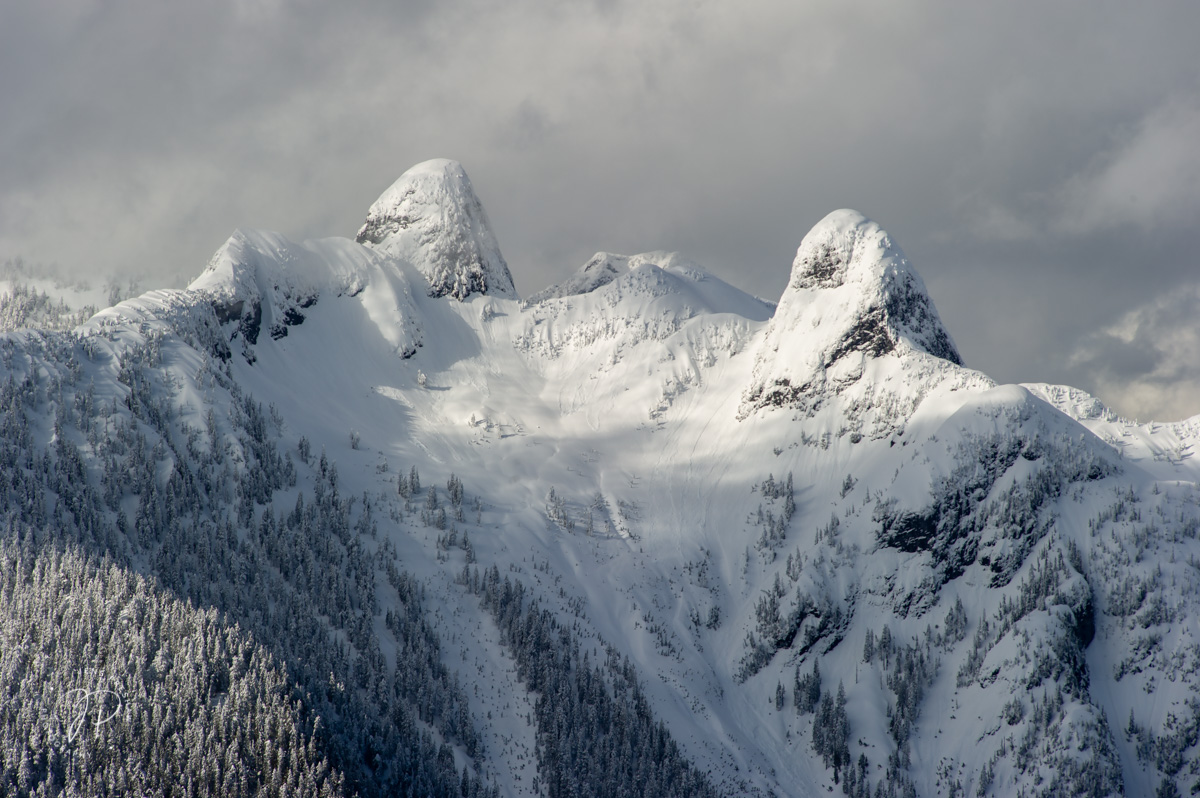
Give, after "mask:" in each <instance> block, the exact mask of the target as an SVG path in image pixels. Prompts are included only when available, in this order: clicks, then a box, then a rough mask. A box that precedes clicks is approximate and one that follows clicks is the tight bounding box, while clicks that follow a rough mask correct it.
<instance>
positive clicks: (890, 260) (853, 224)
mask: <svg viewBox="0 0 1200 798" xmlns="http://www.w3.org/2000/svg"><path fill="white" fill-rule="evenodd" d="M814 311H815V313H814ZM795 315H804V316H811V317H812V320H813V321H816V322H819V323H820V324H827V323H832V324H833V325H834V326H835V327H836V328H838V330H837V332H838V333H840V335H838V336H835V340H833V341H831V343H832V344H833V345H832V347H831V348H828V349H827V350H826V351H825V352H824V355H825V358H824V359H825V361H826V362H825V365H830V364H831V363H832V362H833V361H835V360H837V359H838V358H839V357H840V356H842V355H844V354H848V353H850V352H857V351H861V352H866V353H868V354H871V355H874V356H879V355H882V354H886V353H887V352H890V351H892V350H893V349H895V348H896V347H897V346H899V345H901V343H902V342H904V343H906V344H907V345H908V346H910V347H912V348H913V349H917V350H920V351H923V352H927V353H929V354H931V355H933V356H934V357H940V358H942V359H944V360H949V361H951V362H953V363H956V364H958V365H962V358H961V357H960V356H959V354H958V350H957V348H955V346H954V341H953V340H952V339H951V338H950V335H949V333H947V332H946V330H945V328H944V327H943V326H942V320H941V318H939V317H938V313H937V309H936V308H935V307H934V305H933V301H932V300H930V298H929V293H928V291H927V290H926V288H925V283H924V281H922V280H921V277H920V275H918V274H917V273H916V271H914V270H913V268H912V267H911V266H910V265H909V263H908V259H907V258H906V257H904V253H903V252H901V251H900V247H898V246H897V245H896V244H895V243H894V242H893V241H892V239H891V236H889V235H888V234H887V232H886V231H885V230H884V229H883V228H882V227H880V226H879V225H878V224H876V223H875V222H873V221H871V220H870V219H868V218H866V217H865V216H863V215H862V214H861V213H859V212H858V211H852V210H839V211H834V212H833V213H831V214H829V215H828V216H826V217H825V218H824V219H822V220H821V221H820V222H818V223H817V225H816V226H815V227H814V228H813V229H812V231H811V232H809V234H808V235H806V236H805V237H804V240H803V241H802V242H801V244H800V248H799V249H798V250H797V252H796V259H795V261H793V263H792V276H791V280H790V281H789V284H788V290H787V291H785V292H784V295H783V297H782V298H781V299H780V302H779V311H778V312H777V313H776V318H778V319H780V320H781V321H786V320H787V317H788V316H795Z"/></svg>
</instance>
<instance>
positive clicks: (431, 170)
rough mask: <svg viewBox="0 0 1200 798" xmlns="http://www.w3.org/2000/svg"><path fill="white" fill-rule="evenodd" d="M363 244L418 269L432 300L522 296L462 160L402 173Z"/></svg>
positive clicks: (374, 214)
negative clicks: (427, 285)
mask: <svg viewBox="0 0 1200 798" xmlns="http://www.w3.org/2000/svg"><path fill="white" fill-rule="evenodd" d="M357 240H358V242H359V243H360V244H363V245H365V246H367V247H370V248H372V249H375V250H377V251H378V252H380V253H383V254H386V255H390V256H392V257H396V258H401V259H403V260H406V261H408V262H409V263H411V264H412V265H413V266H416V267H417V269H418V270H419V271H420V272H421V274H423V275H425V279H426V280H427V281H428V282H429V295H430V296H435V297H440V296H452V297H454V298H455V299H458V300H464V299H466V298H467V297H469V296H471V295H472V294H487V295H490V296H501V297H507V298H510V299H515V298H516V297H517V290H516V288H514V287H513V281H512V275H511V274H509V271H508V264H507V263H505V261H504V256H503V255H501V254H500V245H499V244H498V243H496V235H495V233H493V232H492V228H491V225H490V223H489V222H488V218H487V213H485V212H484V210H483V205H482V203H480V202H479V198H478V197H476V196H475V189H474V187H472V185H471V180H470V178H468V177H467V173H466V172H465V171H463V168H462V165H461V164H459V163H458V162H457V161H448V160H442V159H438V160H432V161H425V162H424V163H421V164H417V165H416V166H414V167H413V168H411V169H409V170H408V171H407V172H405V173H404V174H403V175H401V176H400V179H399V180H397V181H396V182H395V183H393V184H392V186H391V187H390V188H388V190H387V191H385V192H383V194H381V195H380V197H379V199H377V200H376V201H375V203H374V204H373V205H372V206H371V208H370V210H369V211H368V212H367V221H366V223H365V224H363V226H362V229H360V230H359V231H358V238H357Z"/></svg>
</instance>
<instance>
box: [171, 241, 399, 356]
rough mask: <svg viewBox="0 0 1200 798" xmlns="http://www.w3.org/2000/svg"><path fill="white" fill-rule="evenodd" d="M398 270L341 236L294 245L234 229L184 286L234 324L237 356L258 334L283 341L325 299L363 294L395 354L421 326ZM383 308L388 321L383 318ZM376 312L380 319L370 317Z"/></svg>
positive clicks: (392, 263) (250, 353) (226, 322)
mask: <svg viewBox="0 0 1200 798" xmlns="http://www.w3.org/2000/svg"><path fill="white" fill-rule="evenodd" d="M405 268H407V267H404V266H402V265H401V264H399V263H397V262H396V261H394V260H391V259H389V258H386V257H383V256H380V255H378V254H376V253H374V252H372V251H371V250H369V249H366V248H364V247H361V246H358V245H357V244H355V243H354V242H352V241H349V240H347V239H344V238H328V239H321V240H317V241H305V242H303V243H296V242H293V241H289V240H288V239H287V238H285V237H284V236H282V235H280V234H279V233H271V232H266V231H261V230H245V229H243V230H237V231H236V232H235V233H234V234H233V235H232V236H230V238H229V240H228V241H226V242H225V244H224V245H223V246H222V247H221V248H220V249H218V250H217V252H216V254H214V255H213V257H212V259H211V260H210V261H209V264H208V267H207V268H206V269H205V270H204V272H203V273H202V274H201V275H200V276H199V277H198V278H196V280H194V281H193V282H192V284H191V285H189V286H188V289H189V290H190V291H196V292H199V293H202V294H204V295H206V296H207V297H208V298H209V301H210V302H211V304H212V306H213V309H214V310H215V311H216V314H217V319H218V320H219V321H220V322H221V324H222V325H227V326H228V325H233V326H234V329H233V330H232V332H231V333H230V336H231V339H237V338H240V339H241V341H242V353H243V354H244V355H245V357H246V359H247V360H249V361H250V362H253V361H254V360H255V355H254V353H253V351H252V349H251V347H253V346H255V345H257V344H258V343H259V340H260V337H262V336H263V334H264V333H266V334H268V335H270V337H271V338H272V339H274V340H279V339H281V338H285V337H287V335H288V330H289V328H291V327H295V326H296V325H299V324H302V323H303V322H304V320H305V318H306V317H307V315H308V313H309V309H310V308H312V307H313V306H314V305H316V303H317V301H318V299H321V298H322V297H325V296H334V297H338V296H350V297H357V296H359V295H360V294H364V292H366V293H367V294H369V295H370V296H369V297H364V299H366V300H369V301H366V302H365V304H366V305H368V312H369V314H370V315H372V317H373V320H375V321H376V322H377V324H379V327H380V331H381V333H382V334H383V336H384V337H385V339H387V340H388V341H389V342H390V343H391V344H392V345H393V346H394V348H395V350H396V351H397V353H398V354H400V355H401V356H402V357H408V356H410V355H412V354H413V353H414V352H415V351H416V349H417V347H419V346H421V345H422V334H421V328H420V324H419V323H418V320H417V316H418V313H417V310H416V306H415V303H414V301H413V292H412V287H411V283H412V282H413V281H416V280H419V279H420V278H418V277H417V276H416V275H415V274H412V277H411V278H410V277H409V274H411V270H409V274H406V273H405ZM381 308H386V309H387V312H386V315H387V318H382V317H381V313H382V312H383V311H381ZM375 317H380V318H375Z"/></svg>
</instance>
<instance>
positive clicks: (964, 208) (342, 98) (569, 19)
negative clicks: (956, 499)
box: [0, 0, 1200, 420]
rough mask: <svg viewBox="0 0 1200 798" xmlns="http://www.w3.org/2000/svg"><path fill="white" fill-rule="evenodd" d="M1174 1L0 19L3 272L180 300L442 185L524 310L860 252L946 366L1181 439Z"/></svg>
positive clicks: (396, 7) (1187, 71) (1184, 196)
mask: <svg viewBox="0 0 1200 798" xmlns="http://www.w3.org/2000/svg"><path fill="white" fill-rule="evenodd" d="M1197 31H1200V4H1197V3H1195V2H1191V1H1190V0H1189V1H1188V2H1179V3H1170V2H1151V3H1141V4H1130V3H1125V2H1104V1H1103V0H1088V2H1058V3H1043V2H1036V3H1034V2H1023V1H1022V0H1013V1H1011V2H1005V3H990V4H980V3H962V2H907V3H891V2H879V3H869V2H845V1H844V0H837V1H830V2H805V3H793V2H758V1H756V0H745V1H744V2H740V3H718V2H711V3H708V2H670V1H662V0H641V2H629V3H625V2H621V1H620V0H610V1H603V2H594V3H590V4H585V3H579V4H573V5H572V4H562V3H550V2H530V1H528V0H509V2H506V3H484V2H472V0H449V1H448V2H447V1H446V0H441V1H440V2H436V3H435V2H432V0H430V1H429V2H409V3H390V2H382V1H381V2H354V3H340V4H329V3H318V2H286V0H240V1H238V0H208V1H207V2H205V3H187V4H182V3H161V2H153V1H151V0H125V1H121V0H93V1H92V2H88V1H87V0H72V2H69V3H32V2H25V0H0V109H2V111H0V114H2V115H0V260H3V259H5V258H8V257H15V256H22V257H24V258H25V259H26V260H27V261H32V262H36V263H42V264H46V265H47V266H49V265H57V267H58V268H60V269H62V270H64V271H72V272H75V273H81V274H88V275H91V276H93V277H96V276H97V275H104V274H110V273H125V274H139V275H142V276H143V277H142V283H143V285H145V286H147V287H149V286H151V285H154V286H158V285H183V284H186V283H187V282H188V281H190V279H191V278H192V277H194V276H196V275H197V274H198V273H199V272H200V271H201V270H202V269H203V267H204V264H205V263H206V262H207V259H208V257H209V256H210V255H211V253H212V252H213V251H214V250H216V248H217V247H218V246H219V245H220V244H221V243H222V242H223V241H224V240H225V238H227V237H228V235H229V234H230V233H231V232H232V231H233V229H234V228H236V227H239V226H246V227H261V228H268V229H275V230H279V231H281V232H283V233H285V234H287V235H289V236H292V237H296V238H304V237H317V236H327V235H347V236H350V235H353V234H354V232H355V231H356V230H357V228H358V226H359V224H360V223H361V220H362V218H363V216H364V215H365V212H366V209H367V207H368V206H369V205H370V204H371V202H372V201H373V200H374V199H375V197H376V196H378V194H379V193H380V192H382V191H383V189H385V188H386V187H387V186H388V185H389V184H390V183H391V182H392V181H393V180H394V179H395V178H396V177H397V176H399V174H400V173H401V172H403V171H404V170H405V169H406V168H408V167H409V166H411V165H412V164H414V163H416V162H418V161H421V160H424V159H426V158H430V157H449V158H455V159H458V160H460V161H462V162H463V164H464V166H465V167H466V169H467V171H468V172H469V173H470V175H471V178H472V180H473V182H474V184H475V187H476V189H477V191H478V193H479V194H480V196H481V198H482V199H483V201H484V204H485V205H486V206H487V208H488V213H489V215H490V216H491V219H492V222H493V225H494V227H495V228H496V232H497V235H498V237H499V239H500V243H501V246H502V247H503V249H504V251H505V254H506V256H507V258H508V260H509V263H510V266H511V267H512V271H513V274H514V278H515V280H516V283H517V288H518V290H519V291H520V292H521V293H522V294H523V295H529V294H531V293H533V292H534V291H536V290H537V289H539V288H542V287H543V286H545V285H547V284H548V283H551V282H554V281H556V280H557V279H559V278H561V277H563V276H565V275H566V274H568V273H569V272H571V271H573V270H574V269H576V268H577V267H578V266H579V265H581V264H582V263H583V262H584V261H585V260H586V259H587V258H588V257H589V256H590V255H591V254H592V253H593V252H595V251H597V250H600V249H605V250H609V251H615V252H624V253H635V252H640V251H645V250H648V249H677V250H680V251H681V252H684V253H685V254H687V255H688V256H689V257H691V258H692V259H694V260H696V261H698V262H699V263H701V264H703V265H705V266H706V267H707V268H709V269H710V270H711V271H713V272H715V273H717V274H719V275H720V276H722V277H724V278H725V279H727V280H729V281H730V282H733V283H734V284H735V285H739V286H741V287H743V288H745V289H746V290H749V291H751V292H753V293H757V294H759V295H761V296H764V297H768V298H772V299H774V298H777V297H778V295H779V293H780V292H781V291H782V289H783V286H784V283H785V281H786V277H787V273H788V270H789V268H790V265H791V260H792V257H793V255H794V252H795V249H796V246H797V244H798V243H799V241H800V239H801V238H802V237H803V235H804V233H805V232H807V230H808V229H809V227H811V225H812V224H814V223H815V222H816V221H818V220H819V219H820V218H821V217H822V216H824V215H825V214H826V213H827V212H828V211H830V210H833V209H835V208H839V207H853V208H856V209H858V210H860V211H862V212H863V213H865V214H867V215H868V216H870V217H872V218H874V219H875V220H877V221H878V222H879V223H880V224H882V225H883V226H884V227H885V228H887V229H888V230H889V231H890V232H891V233H892V234H893V237H894V238H895V239H896V240H897V241H898V242H899V243H900V245H901V246H902V247H903V248H904V249H905V251H906V252H907V254H908V256H909V259H910V260H911V261H912V263H913V265H914V266H915V267H916V268H917V270H918V271H919V272H920V273H921V274H922V276H923V277H924V278H925V281H926V283H927V284H928V286H929V288H930V291H931V293H932V294H933V298H934V300H935V302H936V303H937V305H938V308H939V310H940V312H941V314H942V316H943V318H944V320H945V321H946V323H947V325H948V327H949V329H950V331H951V333H952V334H953V335H954V337H955V339H956V340H957V342H958V344H959V348H960V349H961V350H962V353H963V355H964V357H965V359H966V360H967V362H968V364H969V365H972V366H974V367H976V368H979V369H981V370H983V371H985V372H987V373H989V374H990V375H992V376H993V377H994V378H996V379H998V380H1000V381H1003V382H1016V381H1051V382H1065V383H1069V384H1073V385H1076V386H1078V387H1081V388H1084V389H1086V390H1089V391H1092V392H1095V393H1097V394H1098V395H1099V396H1100V397H1101V398H1102V399H1103V400H1104V401H1106V402H1107V403H1109V404H1111V405H1112V406H1114V407H1115V408H1116V409H1117V410H1119V411H1121V412H1123V413H1125V414H1127V415H1133V416H1138V417H1141V418H1151V417H1156V418H1158V419H1160V420H1169V419H1174V418H1180V417H1184V416H1191V415H1194V414H1197V413H1200V344H1197V341H1198V340H1200V335H1198V330H1200V322H1198V321H1197V319H1198V318H1200V316H1198V312H1200V247H1198V242H1197V238H1198V237H1200V225H1198V224H1197V222H1198V220H1200V146H1198V145H1197V144H1196V142H1197V141H1200V59H1197V58H1196V56H1195V53H1196V45H1195V36H1196V32H1197Z"/></svg>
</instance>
